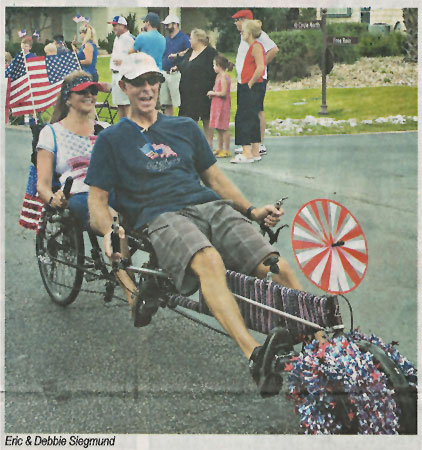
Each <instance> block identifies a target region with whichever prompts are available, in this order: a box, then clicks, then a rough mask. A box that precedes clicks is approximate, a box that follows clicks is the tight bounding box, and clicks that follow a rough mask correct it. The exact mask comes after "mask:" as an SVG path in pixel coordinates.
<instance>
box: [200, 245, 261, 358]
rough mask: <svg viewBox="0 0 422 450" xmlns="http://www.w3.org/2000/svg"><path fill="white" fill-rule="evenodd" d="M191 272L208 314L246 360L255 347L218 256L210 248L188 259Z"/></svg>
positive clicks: (256, 345)
mask: <svg viewBox="0 0 422 450" xmlns="http://www.w3.org/2000/svg"><path fill="white" fill-rule="evenodd" d="M191 269H192V270H193V271H194V273H195V274H196V275H198V277H199V280H200V283H201V290H202V294H203V295H204V298H205V301H206V302H207V305H208V307H209V309H210V311H211V313H212V314H213V316H214V317H215V318H216V319H217V320H218V322H220V324H221V325H222V327H223V328H224V329H225V330H226V331H227V333H228V334H229V335H230V336H231V337H232V338H233V339H234V340H235V341H236V343H237V344H238V345H239V347H240V348H241V350H242V352H243V353H244V354H245V356H246V357H247V358H248V359H249V358H250V356H251V354H252V351H253V350H254V348H255V347H258V346H259V344H258V342H257V341H256V340H255V339H254V338H253V337H252V336H251V334H250V333H249V331H248V329H247V328H246V326H245V322H244V320H243V317H242V315H241V314H240V310H239V307H238V305H237V303H236V300H235V298H234V297H233V294H232V293H231V292H230V289H229V288H228V286H227V281H226V268H225V267H224V263H223V260H222V259H221V256H220V254H219V253H218V252H217V250H216V249H215V248H213V247H208V248H204V249H202V250H200V251H199V252H198V253H196V254H195V256H194V257H193V258H192V261H191Z"/></svg>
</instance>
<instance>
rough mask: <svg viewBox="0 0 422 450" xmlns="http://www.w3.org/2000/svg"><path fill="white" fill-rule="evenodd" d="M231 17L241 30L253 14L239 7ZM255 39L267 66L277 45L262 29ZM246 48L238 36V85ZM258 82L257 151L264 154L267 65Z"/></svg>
mask: <svg viewBox="0 0 422 450" xmlns="http://www.w3.org/2000/svg"><path fill="white" fill-rule="evenodd" d="M232 18H233V19H234V23H235V25H236V27H237V29H238V30H239V32H241V31H242V24H243V23H244V22H245V20H253V14H252V11H251V10H250V9H241V10H240V11H238V12H237V13H236V14H234V15H233V16H232ZM257 41H258V42H260V43H261V44H262V45H263V47H264V50H265V64H266V66H268V64H269V63H270V62H271V61H272V60H273V59H274V57H275V55H276V54H277V52H278V47H277V45H276V44H275V42H274V41H272V40H271V39H270V38H269V36H268V34H267V33H265V31H262V33H261V35H260V36H259V38H258V39H257ZM248 49H249V45H248V43H247V42H246V41H244V40H243V39H242V38H240V44H239V48H238V50H237V55H236V72H237V85H238V87H239V84H240V74H241V73H242V68H243V63H244V62H245V57H246V54H247V52H248ZM260 84H262V104H261V107H260V111H259V122H260V127H261V144H260V145H259V153H260V155H266V154H267V149H266V147H265V145H264V137H265V114H264V98H265V92H266V89H267V67H265V74H264V82H263V83H260ZM241 152H242V148H240V149H236V153H241Z"/></svg>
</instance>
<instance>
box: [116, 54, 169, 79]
mask: <svg viewBox="0 0 422 450" xmlns="http://www.w3.org/2000/svg"><path fill="white" fill-rule="evenodd" d="M151 72H155V73H159V74H161V71H160V69H159V68H158V66H157V63H156V62H155V59H154V58H153V57H152V56H150V55H147V54H146V53H142V52H139V53H131V54H130V55H128V56H126V57H125V58H124V60H123V62H122V64H121V65H120V68H119V75H120V78H122V77H125V78H127V79H128V80H133V79H134V78H136V77H139V76H141V75H143V74H144V73H151Z"/></svg>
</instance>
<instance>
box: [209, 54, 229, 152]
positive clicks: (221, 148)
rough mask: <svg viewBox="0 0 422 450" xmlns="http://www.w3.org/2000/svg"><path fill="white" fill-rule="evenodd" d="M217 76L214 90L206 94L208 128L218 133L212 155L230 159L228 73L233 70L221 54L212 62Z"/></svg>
mask: <svg viewBox="0 0 422 450" xmlns="http://www.w3.org/2000/svg"><path fill="white" fill-rule="evenodd" d="M213 67H214V70H215V72H216V74H217V77H216V79H215V85H214V89H213V90H212V91H209V92H208V93H207V95H208V97H210V98H211V99H212V100H211V112H210V128H216V129H217V132H218V150H216V151H215V152H214V153H215V155H216V156H217V158H228V157H230V132H229V123H230V107H231V100H230V85H231V80H230V76H229V74H228V73H227V70H228V71H231V70H233V64H232V63H231V62H230V61H229V60H228V59H227V58H226V57H225V56H223V55H222V54H218V55H217V56H216V57H215V58H214V62H213Z"/></svg>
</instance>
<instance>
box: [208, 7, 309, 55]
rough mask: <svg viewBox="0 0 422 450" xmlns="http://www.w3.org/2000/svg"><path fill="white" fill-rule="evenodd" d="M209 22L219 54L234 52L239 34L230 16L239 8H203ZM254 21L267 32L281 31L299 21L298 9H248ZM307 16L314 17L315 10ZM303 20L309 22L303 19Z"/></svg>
mask: <svg viewBox="0 0 422 450" xmlns="http://www.w3.org/2000/svg"><path fill="white" fill-rule="evenodd" d="M205 9H206V10H207V11H206V15H207V17H208V18H209V21H210V27H211V28H214V29H216V30H217V31H218V41H217V49H218V50H220V51H221V52H234V51H236V49H237V47H238V45H239V39H240V36H239V32H238V30H237V28H236V26H235V25H234V24H233V19H232V16H233V14H235V13H236V12H237V11H239V9H240V8H205ZM250 9H251V11H252V13H253V17H254V19H259V20H260V21H261V22H262V28H263V29H264V30H265V31H266V32H267V33H269V32H272V31H283V30H287V29H289V28H292V26H293V23H294V22H295V21H296V20H299V19H301V14H300V10H299V8H250ZM309 9H312V10H313V11H311V12H308V11H307V14H308V16H309V14H310V17H312V18H313V17H314V16H315V14H316V13H315V11H316V10H315V8H305V10H309ZM305 20H310V19H308V18H305Z"/></svg>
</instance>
